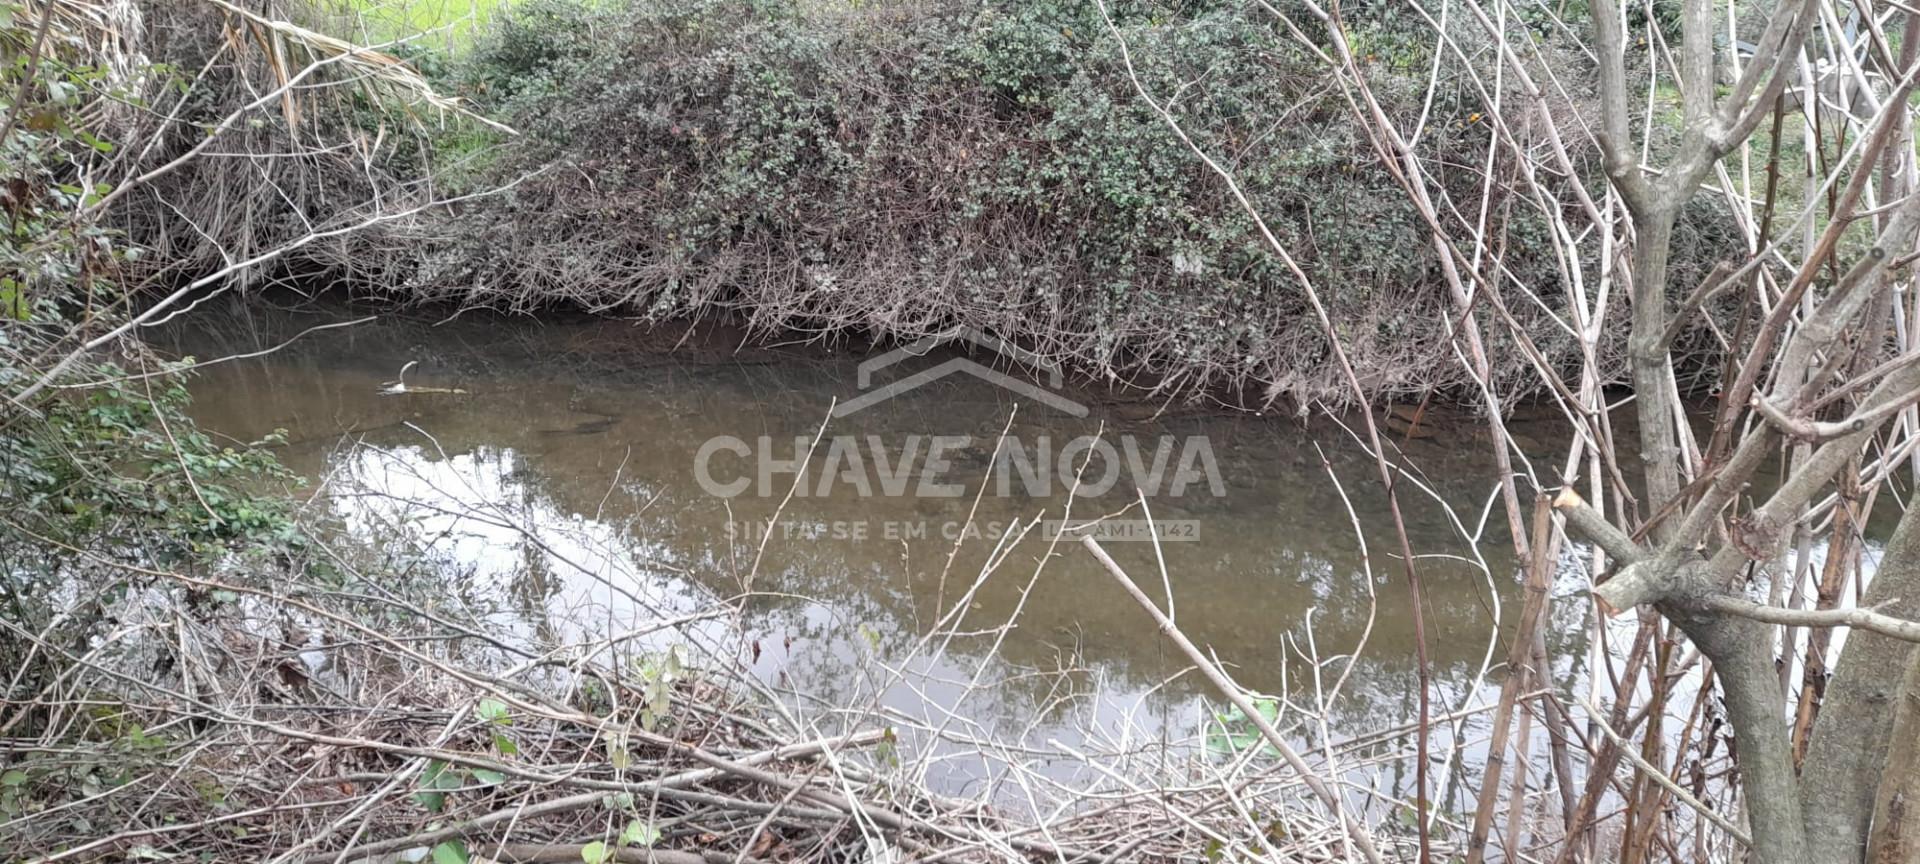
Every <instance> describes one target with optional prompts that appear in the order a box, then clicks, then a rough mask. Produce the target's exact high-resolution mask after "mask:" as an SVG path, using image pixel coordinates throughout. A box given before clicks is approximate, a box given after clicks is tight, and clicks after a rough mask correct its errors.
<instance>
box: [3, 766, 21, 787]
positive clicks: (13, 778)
mask: <svg viewBox="0 0 1920 864" xmlns="http://www.w3.org/2000/svg"><path fill="white" fill-rule="evenodd" d="M25 785H27V772H25V771H22V770H20V769H18V768H15V769H12V770H10V771H8V772H7V773H5V774H0V786H25Z"/></svg>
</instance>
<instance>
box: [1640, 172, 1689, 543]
mask: <svg viewBox="0 0 1920 864" xmlns="http://www.w3.org/2000/svg"><path fill="white" fill-rule="evenodd" d="M1680 200H1681V201H1684V200H1685V199H1684V198H1682V199H1680ZM1678 209H1679V208H1678V207H1669V206H1664V205H1663V206H1660V207H1657V208H1655V209H1653V210H1652V211H1651V212H1648V213H1646V214H1645V215H1640V216H1636V217H1635V219H1634V220H1633V233H1634V238H1633V240H1634V246H1633V264H1632V267H1633V331H1632V335H1631V336H1630V337H1629V338H1628V340H1627V342H1628V344H1627V350H1628V353H1629V355H1630V358H1631V360H1632V364H1633V401H1634V406H1635V408H1636V411H1637V414H1636V416H1637V417H1638V419H1639V422H1640V436H1639V438H1640V465H1641V467H1642V468H1643V469H1644V470H1645V471H1646V473H1647V500H1646V501H1644V502H1642V504H1643V506H1642V508H1641V516H1642V518H1646V517H1649V516H1651V515H1652V514H1654V513H1656V512H1659V510H1660V508H1661V507H1664V506H1666V504H1667V503H1668V502H1670V501H1672V500H1673V499H1674V497H1675V496H1677V495H1679V494H1680V445H1679V440H1678V436H1677V435H1676V434H1675V429H1674V425H1673V418H1674V410H1673V409H1674V404H1673V396H1672V393H1673V391H1672V388H1671V387H1669V386H1668V384H1667V362H1668V360H1667V349H1666V346H1665V345H1662V344H1661V337H1662V336H1663V335H1664V334H1665V332H1666V329H1667V256H1668V252H1669V249H1668V247H1669V246H1670V245H1671V244H1672V242H1673V219H1674V213H1675V211H1677V210H1678ZM1673 525H1674V523H1673V521H1671V520H1663V521H1662V522H1661V523H1660V524H1659V525H1656V526H1654V529H1653V531H1652V533H1651V536H1652V538H1653V539H1654V541H1655V545H1659V544H1660V543H1664V542H1665V541H1666V540H1667V538H1668V537H1669V536H1671V534H1672V532H1673Z"/></svg>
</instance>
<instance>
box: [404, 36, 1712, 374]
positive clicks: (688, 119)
mask: <svg viewBox="0 0 1920 864" xmlns="http://www.w3.org/2000/svg"><path fill="white" fill-rule="evenodd" d="M1375 7H1377V8H1375ZM1356 8H1357V12H1356V13H1355V17H1354V18H1353V19H1352V20H1350V22H1349V29H1350V32H1351V34H1352V35H1351V40H1352V42H1353V44H1354V45H1355V46H1356V47H1357V48H1358V49H1359V51H1361V52H1362V53H1363V56H1364V58H1365V60H1366V62H1367V63H1368V64H1369V69H1370V81H1369V86H1370V87H1372V88H1373V89H1374V90H1375V92H1376V94H1377V95H1378V97H1379V98H1380V99H1381V100H1382V101H1383V102H1384V103H1385V104H1386V106H1387V108H1388V110H1389V111H1391V112H1396V113H1400V114H1403V115H1405V116H1406V117H1413V116H1416V115H1418V114H1419V113H1420V112H1423V111H1425V112H1427V116H1428V117H1429V123H1428V124H1427V127H1426V132H1425V134H1424V136H1423V137H1422V139H1421V143H1420V145H1419V146H1420V147H1421V148H1422V151H1423V154H1424V155H1426V156H1429V157H1431V159H1432V164H1434V165H1436V166H1445V167H1444V169H1443V170H1445V171H1446V172H1447V173H1446V174H1445V175H1444V176H1442V177H1441V178H1440V179H1441V181H1442V182H1443V183H1444V184H1445V185H1446V186H1448V187H1449V188H1450V189H1453V190H1455V191H1456V192H1457V193H1458V194H1459V196H1460V197H1461V198H1462V199H1463V200H1477V198H1478V194H1479V192H1478V190H1479V188H1480V185H1481V184H1482V182H1483V176H1482V174H1481V170H1482V166H1484V165H1485V163H1486V154H1485V147H1486V142H1487V132H1486V129H1485V127H1484V126H1483V125H1481V124H1480V123H1479V120H1478V118H1479V113H1478V112H1480V111H1483V110H1484V107H1483V106H1482V105H1481V103H1480V99H1481V96H1480V94H1479V93H1478V92H1477V91H1475V90H1474V89H1473V88H1472V86H1471V84H1470V83H1469V82H1468V81H1467V80H1466V79H1467V76H1466V75H1465V74H1464V72H1463V70H1459V69H1451V68H1450V67H1449V65H1448V63H1443V64H1441V68H1442V70H1443V75H1442V76H1441V85H1440V90H1439V92H1438V94H1437V99H1435V100H1434V101H1433V102H1432V103H1431V104H1428V103H1427V101H1426V95H1425V92H1426V84H1427V80H1428V76H1429V75H1430V74H1431V73H1432V71H1433V65H1432V59H1433V58H1432V56H1431V53H1430V52H1431V51H1432V50H1433V49H1432V43H1433V39H1432V36H1431V31H1430V30H1429V29H1428V26H1429V25H1428V24H1427V23H1426V22H1425V21H1424V20H1422V19H1419V18H1418V17H1417V16H1414V15H1413V14H1412V13H1410V12H1407V11H1405V10H1404V8H1403V5H1402V4H1373V5H1372V6H1367V5H1362V6H1360V7H1356ZM1109 9H1110V10H1111V12H1112V14H1113V16H1114V22H1115V27H1117V28H1118V30H1119V31H1120V34H1121V35H1122V37H1123V38H1124V40H1125V43H1126V45H1127V46H1128V48H1129V49H1130V50H1131V52H1132V58H1133V61H1134V64H1135V67H1136V70H1137V74H1138V77H1139V80H1140V83H1141V84H1142V86H1144V87H1145V89H1146V90H1147V91H1148V92H1149V93H1151V94H1155V96H1156V98H1158V99H1160V100H1163V101H1164V102H1165V104H1166V105H1167V106H1168V108H1169V110H1170V111H1171V112H1173V114H1174V115H1175V116H1176V117H1178V119H1179V120H1180V122H1181V124H1182V125H1183V127H1184V128H1185V129H1186V130H1187V131H1188V132H1189V133H1191V134H1192V136H1193V138H1194V140H1195V143H1196V144H1197V145H1198V146H1199V147H1201V148H1203V149H1204V150H1206V151H1207V152H1209V153H1210V154H1213V155H1214V156H1216V157H1217V158H1219V159H1221V160H1222V161H1223V162H1225V163H1226V164H1228V165H1229V166H1230V167H1231V168H1232V170H1233V171H1234V172H1235V173H1236V174H1237V176H1238V178H1239V180H1240V182H1241V183H1242V184H1243V185H1244V186H1245V187H1246V189H1247V190H1248V192H1249V193H1250V195H1251V196H1252V198H1253V199H1254V201H1255V202H1256V203H1257V204H1258V206H1259V209H1260V210H1261V211H1262V213H1263V214H1265V216H1266V218H1267V219H1268V220H1269V222H1270V223H1271V226H1272V228H1273V229H1274V231H1275V232H1276V234H1278V235H1279V238H1280V239H1281V241H1282V242H1284V243H1285V244H1286V245H1287V247H1288V248H1289V249H1290V250H1291V251H1292V252H1293V254H1294V255H1295V256H1296V257H1297V258H1298V259H1299V262H1300V264H1301V266H1302V267H1303V268H1304V269H1305V271H1306V273H1307V274H1308V276H1309V277H1310V278H1311V279H1312V280H1313V281H1314V283H1315V284H1316V285H1317V286H1318V288H1319V289H1320V291H1321V293H1322V295H1323V296H1324V297H1325V298H1326V299H1327V300H1328V302H1329V303H1330V304H1331V305H1332V306H1333V312H1334V318H1335V320H1336V321H1337V322H1338V326H1339V328H1340V332H1341V336H1342V338H1343V339H1344V340H1345V341H1346V342H1348V343H1349V351H1350V353H1352V354H1353V355H1354V356H1355V358H1356V361H1357V365H1358V366H1359V367H1360V370H1361V372H1362V374H1363V377H1364V378H1365V379H1366V384H1367V386H1368V387H1369V388H1370V389H1371V390H1372V395H1374V396H1377V397H1392V396H1395V395H1401V394H1409V393H1423V392H1428V391H1430V390H1432V389H1434V388H1449V387H1457V386H1461V385H1463V384H1464V383H1465V376H1464V374H1463V370H1461V368H1460V367H1459V365H1458V363H1457V362H1456V360H1455V358H1454V355H1453V353H1452V350H1451V349H1450V348H1449V346H1448V339H1447V335H1446V330H1445V328H1446V326H1447V316H1446V315H1445V314H1441V313H1442V310H1444V309H1446V308H1448V307H1449V306H1450V300H1449V299H1448V295H1447V293H1446V291H1445V290H1444V286H1443V283H1442V282H1441V277H1440V271H1439V268H1438V264H1437V258H1436V257H1435V256H1434V255H1433V254H1432V251H1431V246H1430V244H1429V240H1428V237H1427V232H1426V230H1425V226H1424V225H1423V224H1422V223H1421V222H1420V220H1419V219H1418V217H1417V216H1416V214H1415V213H1414V211H1413V210H1412V208H1411V207H1410V206H1409V205H1408V203H1407V201H1406V198H1405V196H1404V194H1403V193H1402V191H1401V190H1400V188H1399V187H1398V186H1397V185H1395V182H1394V180H1393V179H1392V176H1391V174H1390V173H1389V171H1388V170H1386V166H1383V165H1382V164H1380V162H1379V160H1378V157H1377V156H1376V154H1375V152H1374V150H1373V149H1372V148H1371V147H1370V146H1369V144H1368V143H1367V142H1366V141H1365V140H1364V139H1362V138H1361V137H1360V136H1361V132H1360V131H1359V129H1358V128H1357V127H1356V126H1355V124H1353V123H1352V122H1351V120H1350V115H1349V114H1348V107H1347V105H1346V103H1345V102H1344V101H1343V97H1342V96H1341V94H1340V92H1339V90H1338V88H1337V87H1336V86H1334V83H1333V81H1332V79H1331V77H1330V76H1329V75H1328V74H1327V72H1326V70H1325V68H1324V66H1323V65H1322V63H1323V61H1321V60H1320V59H1318V58H1316V57H1315V56H1313V54H1312V53H1311V52H1310V51H1308V50H1307V49H1306V48H1305V47H1303V46H1300V45H1298V44H1297V43H1295V42H1293V41H1292V40H1291V39H1290V37H1289V36H1288V35H1287V34H1286V33H1285V32H1284V31H1283V30H1282V28H1281V27H1280V26H1279V25H1278V24H1277V22H1276V21H1275V19H1274V18H1273V17H1272V16H1271V15H1269V14H1268V13H1266V12H1264V11H1262V10H1261V9H1260V8H1259V7H1257V6H1249V5H1246V4H1241V3H1236V2H1199V0H1194V2H1188V3H1183V4H1163V3H1154V2H1128V3H1112V4H1109ZM1451 62H1453V61H1451V60H1450V61H1449V63H1451ZM459 74H460V75H461V76H462V78H463V81H464V86H466V87H467V88H468V89H469V90H470V91H471V93H472V95H473V96H474V97H475V98H476V99H479V100H481V101H482V102H485V103H489V104H491V105H492V106H493V107H494V108H495V110H497V111H498V112H499V114H500V116H501V117H502V119H504V120H506V121H507V122H508V123H510V124H512V125H514V126H516V127H517V128H518V129H519V130H520V131H521V132H522V133H523V134H522V136H521V137H520V138H518V139H514V140H510V141H506V142H503V143H502V144H501V145H500V146H499V147H498V149H497V150H496V151H495V152H494V153H493V154H492V159H493V161H492V163H491V165H490V168H489V170H488V171H486V172H483V174H482V175H481V182H491V183H508V182H515V181H517V185H515V186H514V187H513V189H512V191H511V192H510V193H509V194H507V195H503V196H499V197H496V198H492V199H489V200H487V201H484V202H480V203H478V204H476V205H474V206H471V207H468V208H466V209H464V210H463V211H462V214H461V215H460V217H459V220H458V221H459V224H458V226H457V230H456V231H455V233H457V234H458V235H459V239H458V240H456V241H452V242H447V243H441V244H438V245H436V246H434V247H432V249H431V251H430V252H428V253H427V257H428V259H429V264H428V265H427V266H425V267H422V268H420V269H418V270H415V271H412V272H410V273H408V274H407V278H406V280H405V283H404V284H398V285H392V286H389V287H393V288H396V289H398V290H403V291H406V292H408V293H409V294H410V295H411V296H427V297H443V298H457V299H459V300H462V301H465V302H476V301H477V302H482V303H487V304H492V305H503V306H512V307H518V308H529V307H536V306H539V305H542V304H549V303H554V302H571V303H577V304H582V305H585V306H588V307H590V308H593V309H596V310H602V311H609V312H618V313H623V314H638V315H640V316H642V317H646V318H649V319H659V318H665V317H673V316H690V315H703V314H712V313H716V312H731V313H733V314H737V315H739V316H742V317H743V318H744V319H745V320H746V321H747V322H748V323H750V324H752V325H754V326H756V327H759V328H763V329H767V330H776V329H777V330H793V329H799V330H811V331H815V332H819V333H823V334H826V333H841V332H846V331H858V332H864V333H874V334H880V335H883V336H891V337H914V336H919V335H923V334H927V333H934V332H941V331H943V330H946V329H947V328H950V327H952V326H954V325H956V324H965V325H971V326H975V327H980V328H983V329H985V330H988V331H991V332H995V333H999V334H1002V335H1005V336H1009V337H1012V338H1015V339H1017V340H1019V341H1021V342H1023V343H1025V344H1027V345H1029V346H1030V347H1032V348H1034V349H1035V350H1036V351H1039V352H1041V353H1042V354H1044V355H1047V356H1051V357H1054V358H1056V359H1059V360H1062V361H1065V362H1067V363H1068V365H1070V366H1073V367H1074V368H1078V369H1082V370H1091V371H1094V372H1098V373H1108V374H1134V373H1144V374H1142V375H1141V378H1140V380H1143V381H1151V382H1154V383H1157V384H1163V385H1167V386H1170V387H1173V388H1176V389H1184V390H1187V391H1188V392H1196V391H1198V390H1200V389H1203V388H1207V387H1212V386H1215V385H1223V384H1225V385H1238V386H1243V387H1247V388H1248V389H1249V393H1248V395H1249V396H1250V397H1252V398H1256V399H1258V398H1272V397H1273V396H1275V395H1277V394H1280V393H1283V392H1289V391H1290V392H1292V393H1293V394H1294V395H1295V396H1296V397H1329V396H1330V397H1333V398H1336V399H1338V398H1344V396H1345V395H1346V392H1345V390H1344V389H1343V387H1342V385H1341V384H1340V382H1339V381H1338V380H1337V379H1336V378H1335V377H1334V376H1333V374H1332V370H1331V369H1330V365H1331V364H1330V363H1329V362H1328V356H1327V346H1326V345H1325V343H1324V339H1323V337H1322V335H1321V330H1320V326H1319V324H1318V323H1317V321H1316V320H1315V319H1314V318H1313V316H1312V315H1311V313H1310V310H1309V307H1308V305H1307V302H1306V298H1305V295H1304V292H1303V291H1302V290H1301V288H1300V286H1299V284H1298V280H1297V279H1296V278H1295V277H1294V276H1292V275H1291V274H1290V273H1289V272H1288V271H1287V270H1286V269H1285V268H1284V267H1283V265H1282V262H1281V261H1280V260H1278V258H1277V257H1276V256H1274V255H1273V254H1271V252H1270V250H1269V249H1268V248H1267V247H1266V246H1265V245H1264V243H1263V241H1262V240H1261V237H1260V235H1259V234H1258V232H1257V231H1256V226H1255V225H1254V224H1253V222H1252V221H1251V220H1250V219H1249V218H1248V217H1247V216H1246V215H1245V214H1244V213H1243V212H1242V211H1241V209H1240V208H1239V207H1238V206H1237V205H1236V204H1235V203H1234V202H1233V200H1232V199H1231V198H1230V197H1229V195H1228V194H1227V190H1226V188H1225V184H1224V183H1222V182H1221V181H1220V180H1219V178H1218V177H1217V176H1215V174H1214V173H1213V172H1211V171H1209V170H1208V169H1207V168H1206V167H1205V166H1204V165H1202V164H1201V163H1200V162H1199V160H1197V159H1196V158H1195V157H1194V155H1193V154H1192V152H1191V151H1190V150H1189V148H1188V147H1187V145H1186V144H1185V143H1183V142H1182V141H1181V140H1180V139H1179V137H1178V136H1177V135H1176V134H1175V133H1174V131H1173V130H1172V129H1170V128H1169V127H1168V125H1167V124H1166V123H1164V122H1163V120H1162V118H1161V117H1159V116H1158V115H1157V114H1156V113H1155V112H1154V111H1153V109H1152V108H1151V107H1150V106H1149V104H1148V102H1147V101H1146V100H1144V99H1142V98H1141V97H1140V96H1139V95H1138V94H1137V93H1136V92H1135V88H1134V85H1133V83H1132V81H1131V80H1130V79H1129V77H1128V74H1127V72H1126V68H1125V66H1124V64H1123V62H1122V57H1121V52H1120V41H1119V40H1116V39H1115V38H1113V34H1112V33H1111V32H1110V31H1109V29H1108V28H1107V26H1106V24H1105V23H1104V22H1103V20H1102V18H1101V16H1100V12H1099V9H1098V7H1096V6H1095V5H1094V4H1093V2H1092V0H1044V2H989V3H986V4H976V3H964V2H943V0H934V2H930V3H919V2H893V3H878V4H860V5H857V6H856V5H849V6H838V5H830V6H826V7H821V6H820V5H818V4H813V3H798V2H790V0H756V2H751V3H739V2H726V0H639V2H636V3H632V4H616V5H611V6H608V5H600V4H592V5H581V4H580V3H578V2H576V0H527V2H524V3H520V4H516V5H515V6H514V7H513V11H512V13H511V14H508V15H506V16H504V19H503V20H502V21H501V22H500V23H499V24H498V26H497V27H496V29H495V32H493V33H492V35H491V36H490V37H488V38H487V39H485V40H484V41H483V42H482V43H481V44H480V45H479V47H478V48H477V49H476V50H475V52H474V53H473V55H472V57H471V58H470V59H469V61H468V62H467V64H466V68H465V69H464V71H463V72H461V73H459ZM1507 98H1509V99H1510V100H1517V99H1519V98H1520V97H1519V96H1518V95H1517V94H1508V95H1507ZM1509 104H1510V105H1511V104H1512V103H1511V102H1510V103H1509ZM1561 107H1562V109H1563V110H1567V111H1572V110H1575V109H1574V107H1573V106H1561ZM1516 116H1518V115H1517V114H1516ZM1580 156H1581V158H1583V159H1584V158H1585V156H1586V154H1580ZM529 175H531V176H529ZM522 178H524V179H522ZM1580 182H1597V180H1594V178H1581V181H1580ZM1496 188H1497V189H1503V188H1504V185H1503V184H1501V183H1498V182H1496ZM1531 207H1532V205H1531V203H1530V202H1528V201H1525V200H1519V201H1513V202H1502V204H1501V206H1499V207H1497V208H1496V210H1495V217H1496V219H1497V220H1499V221H1497V222H1496V225H1495V229H1496V234H1497V235H1498V236H1500V237H1501V238H1502V241H1503V243H1504V246H1503V250H1502V251H1503V255H1504V261H1503V263H1504V266H1505V268H1506V270H1507V272H1509V273H1510V274H1511V275H1512V276H1513V278H1515V279H1518V280H1521V281H1523V282H1526V283H1528V284H1531V285H1533V286H1535V287H1536V288H1538V289H1540V293H1541V296H1542V297H1544V298H1546V299H1547V300H1548V301H1549V302H1553V301H1555V300H1556V298H1558V297H1560V296H1562V295H1563V291H1562V290H1561V288H1560V284H1559V278H1558V276H1557V273H1558V270H1557V264H1556V261H1555V259H1554V255H1553V251H1552V249H1551V247H1550V246H1549V244H1548V242H1547V235H1546V229H1545V224H1544V219H1542V218H1541V216H1540V214H1538V213H1536V212H1534V211H1533V210H1532V209H1531ZM1712 251H1713V250H1712V249H1711V248H1706V249H1703V250H1702V255H1701V257H1702V259H1703V260H1711V258H1710V257H1709V255H1710V253H1711V252H1712ZM1584 264H1585V266H1587V267H1589V268H1591V267H1592V262H1584ZM1681 266H1682V268H1683V269H1685V268H1686V267H1687V266H1688V265H1687V262H1684V261H1683V262H1681ZM1676 283H1677V284H1679V283H1685V284H1691V283H1689V282H1688V281H1687V274H1685V273H1682V274H1680V275H1679V276H1678V277H1677V278H1676ZM1515 305H1516V307H1521V306H1523V304H1515ZM1516 311H1517V314H1521V315H1526V316H1534V317H1535V318H1536V319H1537V320H1539V321H1540V322H1541V323H1542V326H1541V327H1540V328H1538V329H1539V339H1540V341H1541V342H1542V344H1543V345H1544V347H1546V348H1547V349H1548V350H1550V351H1552V350H1558V351H1561V352H1563V353H1562V355H1561V356H1563V357H1569V358H1570V357H1571V351H1572V346H1571V344H1570V343H1567V342H1566V340H1559V339H1556V337H1555V335H1554V333H1553V328H1551V327H1549V326H1546V325H1545V321H1546V314H1547V312H1548V311H1550V310H1543V309H1539V308H1534V307H1532V306H1524V308H1517V310H1516ZM1496 356H1498V357H1501V358H1505V360H1506V362H1507V363H1508V365H1506V366H1503V367H1502V368H1501V369H1499V370H1497V372H1498V373H1499V374H1500V376H1501V377H1502V378H1503V379H1505V380H1506V381H1508V382H1511V383H1513V384H1515V385H1516V386H1518V385H1523V384H1524V383H1525V382H1526V381H1527V380H1529V376H1528V375H1527V374H1526V373H1525V372H1524V370H1522V368H1521V367H1520V365H1519V364H1520V362H1521V360H1520V358H1521V354H1520V352H1517V351H1503V352H1498V353H1497V355H1496Z"/></svg>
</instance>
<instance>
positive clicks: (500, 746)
mask: <svg viewBox="0 0 1920 864" xmlns="http://www.w3.org/2000/svg"><path fill="white" fill-rule="evenodd" d="M493 749H495V750H498V751H500V755H502V756H512V755H515V754H517V753H519V752H520V745H518V744H515V743H513V739H512V738H508V737H507V736H505V735H502V734H500V733H498V732H495V733H493Z"/></svg>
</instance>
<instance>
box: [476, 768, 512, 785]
mask: <svg viewBox="0 0 1920 864" xmlns="http://www.w3.org/2000/svg"><path fill="white" fill-rule="evenodd" d="M473 779H475V780H478V781H480V782H481V783H483V784H486V785H488V786H498V785H500V784H501V783H505V782H506V781H507V775H505V774H502V773H500V772H498V771H489V770H487V769H485V768H475V769H473Z"/></svg>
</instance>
